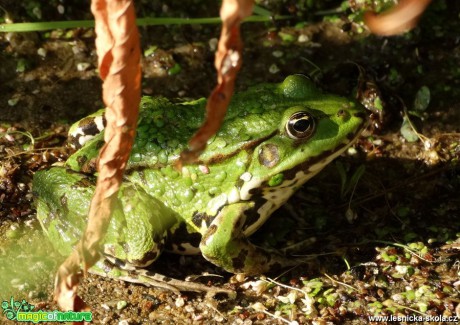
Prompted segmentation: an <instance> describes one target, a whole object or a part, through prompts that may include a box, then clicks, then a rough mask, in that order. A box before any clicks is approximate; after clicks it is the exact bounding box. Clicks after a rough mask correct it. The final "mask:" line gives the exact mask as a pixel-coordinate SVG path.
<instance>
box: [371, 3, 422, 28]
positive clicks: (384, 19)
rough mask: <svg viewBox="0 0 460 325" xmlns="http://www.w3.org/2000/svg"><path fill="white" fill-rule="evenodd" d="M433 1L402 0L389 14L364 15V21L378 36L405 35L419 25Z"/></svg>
mask: <svg viewBox="0 0 460 325" xmlns="http://www.w3.org/2000/svg"><path fill="white" fill-rule="evenodd" d="M430 2H431V0H401V1H400V2H399V3H398V4H397V5H396V6H394V7H393V8H391V10H389V11H388V12H385V13H383V14H381V15H376V14H375V13H372V12H366V13H365V14H364V21H365V23H366V25H367V26H368V27H369V29H370V30H371V32H372V33H374V34H378V35H384V36H389V35H395V34H400V33H403V32H405V31H407V30H409V29H411V28H413V27H414V26H415V25H417V22H418V19H419V18H420V15H421V14H422V12H423V11H424V10H425V8H426V7H427V6H428V5H429V4H430Z"/></svg>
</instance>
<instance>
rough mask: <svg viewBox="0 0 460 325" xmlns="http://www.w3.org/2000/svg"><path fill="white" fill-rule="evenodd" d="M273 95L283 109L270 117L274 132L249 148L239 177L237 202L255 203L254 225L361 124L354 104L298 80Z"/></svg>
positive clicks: (346, 142) (345, 143)
mask: <svg viewBox="0 0 460 325" xmlns="http://www.w3.org/2000/svg"><path fill="white" fill-rule="evenodd" d="M277 91H278V92H280V93H282V94H283V96H284V98H285V102H287V103H288V105H287V106H286V105H283V106H282V107H283V110H282V111H281V112H280V115H276V114H274V115H273V116H274V118H276V119H277V128H276V129H275V130H273V132H272V133H271V134H270V135H268V136H266V137H265V138H263V139H261V142H260V143H259V144H258V145H257V146H256V147H255V148H254V150H253V151H252V159H251V160H250V165H249V166H248V168H247V172H246V173H245V174H244V175H243V176H242V177H241V179H242V180H243V182H244V183H243V184H242V186H241V192H240V196H241V199H243V200H249V199H252V200H254V201H256V202H258V214H259V221H258V222H257V224H259V223H260V222H263V219H265V218H264V217H265V216H269V215H270V214H271V213H272V212H273V210H275V209H276V208H278V207H279V206H280V205H282V204H283V203H284V202H285V201H286V200H287V199H288V198H289V197H290V196H291V195H292V194H293V193H294V191H295V190H296V189H298V188H299V187H300V186H301V185H303V184H304V183H305V182H306V181H307V180H308V179H310V178H311V177H313V176H314V175H315V174H317V173H318V172H319V171H320V170H321V169H322V168H323V167H325V166H326V165H327V164H328V163H329V162H331V161H332V160H333V159H334V158H336V157H337V156H339V155H340V154H341V153H342V152H344V151H345V150H346V149H347V148H348V147H349V146H350V145H351V144H352V143H353V141H354V140H355V139H356V138H357V137H358V136H359V134H360V132H361V130H362V129H363V127H364V126H365V124H366V123H365V121H366V114H365V111H364V108H363V107H362V106H361V105H360V104H358V103H356V102H354V101H352V100H349V99H346V98H343V97H339V96H334V95H330V94H324V93H322V92H321V91H320V90H318V89H316V88H315V87H314V85H313V83H312V82H311V81H310V80H308V79H307V78H306V77H304V76H300V75H294V76H289V77H288V78H286V80H285V81H284V82H283V83H281V84H280V85H279V86H278V89H277ZM256 204H257V203H256ZM254 226H255V227H256V226H257V225H254Z"/></svg>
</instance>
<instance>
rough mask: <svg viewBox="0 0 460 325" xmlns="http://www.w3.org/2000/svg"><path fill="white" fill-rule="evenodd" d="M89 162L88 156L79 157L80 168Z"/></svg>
mask: <svg viewBox="0 0 460 325" xmlns="http://www.w3.org/2000/svg"><path fill="white" fill-rule="evenodd" d="M87 160H88V157H86V156H79V157H78V158H77V163H78V166H80V167H81V166H83V165H84V164H85V163H86V161H87Z"/></svg>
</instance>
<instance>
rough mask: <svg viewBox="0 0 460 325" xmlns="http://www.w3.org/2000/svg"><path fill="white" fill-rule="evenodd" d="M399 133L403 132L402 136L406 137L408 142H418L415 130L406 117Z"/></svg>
mask: <svg viewBox="0 0 460 325" xmlns="http://www.w3.org/2000/svg"><path fill="white" fill-rule="evenodd" d="M399 131H400V132H401V135H402V136H403V137H404V139H406V140H407V141H408V142H415V141H417V140H418V135H417V133H416V132H415V130H414V129H413V127H412V125H411V124H410V122H409V119H408V118H407V117H404V119H403V123H402V125H401V129H400V130H399Z"/></svg>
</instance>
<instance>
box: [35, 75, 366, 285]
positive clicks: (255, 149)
mask: <svg viewBox="0 0 460 325" xmlns="http://www.w3.org/2000/svg"><path fill="white" fill-rule="evenodd" d="M205 104H206V100H205V99H199V100H195V101H188V102H182V103H172V102H170V101H169V100H167V99H165V98H152V97H144V98H143V99H142V101H141V109H140V117H139V122H138V128H137V135H136V140H135V144H134V147H133V151H132V154H131V157H130V160H129V162H128V165H127V168H126V173H125V175H124V180H123V184H122V186H121V189H120V191H119V194H118V202H117V205H116V206H115V208H114V211H113V217H112V220H111V223H110V226H109V229H108V231H107V235H106V239H105V243H104V245H103V248H102V251H103V256H104V257H105V258H106V259H104V260H103V261H101V263H100V264H99V267H98V268H94V269H93V271H94V272H95V273H98V274H103V275H107V276H110V277H113V278H121V279H125V280H129V281H134V282H141V283H148V282H149V281H154V277H153V276H151V274H149V273H142V276H137V277H136V276H133V274H134V272H133V270H138V269H142V268H145V267H146V266H148V265H149V264H151V263H152V262H153V261H155V260H156V259H157V258H158V256H159V255H160V254H161V252H162V251H163V250H168V251H172V252H177V253H180V254H198V253H201V254H202V255H203V256H204V258H205V259H207V260H208V261H210V262H211V263H213V264H215V265H217V266H219V267H221V268H223V269H225V270H226V271H228V272H232V273H244V274H246V275H254V274H261V273H265V272H269V271H273V270H276V269H279V268H280V267H284V266H288V265H293V264H298V263H299V262H298V260H296V259H295V258H289V257H286V256H283V255H282V254H278V253H277V252H272V251H268V250H267V249H264V248H261V247H258V246H255V245H253V244H252V243H251V242H250V240H249V239H248V238H249V236H250V235H251V234H253V233H254V232H255V231H257V230H258V229H259V228H260V227H261V226H262V225H263V224H264V223H265V222H266V220H267V219H268V218H269V217H270V215H271V214H272V213H273V212H274V211H275V210H276V209H278V208H279V207H280V206H281V205H283V204H284V203H285V202H286V201H287V200H288V199H289V197H290V196H291V195H292V194H293V193H294V192H295V191H296V190H298V189H299V188H300V187H301V186H302V185H303V184H304V183H305V182H306V181H308V180H309V179H310V178H311V177H313V176H314V175H315V174H317V173H318V172H319V171H320V170H321V169H322V168H323V167H324V166H326V165H327V164H329V163H330V162H331V161H332V160H333V159H334V158H336V157H337V156H339V155H340V154H341V153H343V152H344V151H345V150H346V149H347V148H348V147H349V146H350V145H351V144H352V143H353V141H354V140H355V139H356V138H357V137H358V136H359V134H360V132H361V130H362V129H363V128H364V127H365V125H366V121H367V118H366V114H365V110H364V108H363V107H362V105H360V104H359V103H357V102H355V101H353V100H350V99H347V98H343V97H339V96H335V95H331V94H327V93H324V92H322V91H321V90H319V89H318V88H316V87H315V85H314V83H313V82H312V81H311V80H310V79H308V78H307V77H305V76H302V75H292V76H288V77H287V78H286V79H285V80H284V81H283V82H282V83H279V84H261V85H257V86H254V87H252V88H249V89H248V90H247V91H245V92H242V93H239V94H235V95H234V97H233V99H232V101H231V104H230V106H229V109H228V112H227V115H226V118H225V120H224V122H223V124H222V127H221V128H220V131H219V132H218V133H217V134H216V135H215V136H214V137H213V138H211V139H210V140H209V141H208V145H207V148H206V150H205V151H204V152H203V153H202V155H201V156H200V159H199V161H198V162H197V163H196V164H194V165H187V166H183V167H182V169H181V170H176V168H175V167H174V166H175V164H176V162H177V160H178V158H179V155H180V153H181V151H182V150H184V149H186V147H187V141H188V139H189V138H190V137H191V135H192V134H193V133H194V132H195V130H196V129H197V128H198V127H199V126H200V125H201V122H202V121H203V115H204V108H205ZM91 121H92V122H91ZM91 123H92V124H91ZM91 125H92V126H91ZM102 128H103V122H102V118H101V113H100V112H99V113H97V114H95V115H93V116H91V118H85V119H83V120H82V121H80V122H77V123H76V124H75V125H74V126H73V127H72V128H71V130H70V134H71V137H72V141H73V142H74V143H75V144H76V145H77V146H81V145H82V147H81V148H80V149H79V150H78V151H76V152H75V153H74V154H73V155H72V156H71V157H70V158H69V159H68V160H67V162H66V163H65V166H60V167H52V168H50V169H48V170H44V171H39V172H37V173H36V174H35V177H34V181H33V191H34V193H35V195H36V203H37V216H38V219H39V220H40V223H41V225H42V227H43V229H44V231H45V233H46V235H47V236H48V237H49V239H50V240H51V241H52V243H53V244H54V245H55V247H56V249H58V250H59V251H60V252H61V253H62V254H65V255H68V254H70V252H71V250H72V247H73V246H74V245H75V244H76V243H77V242H78V240H79V239H80V236H81V233H82V230H83V229H84V227H85V224H86V218H87V213H88V208H89V204H90V200H91V197H92V194H93V192H94V187H95V179H96V178H95V177H96V176H95V175H94V174H95V161H96V158H97V153H98V150H99V148H100V147H101V146H102V144H103V135H102V133H99V134H95V133H97V132H95V131H99V130H101V129H102ZM85 130H86V131H85ZM88 130H89V132H88ZM107 260H109V261H110V264H109V263H108V262H107ZM114 265H116V266H122V267H123V268H121V269H120V268H118V267H117V268H115V267H114ZM126 269H128V270H131V271H128V272H125V271H123V270H126Z"/></svg>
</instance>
